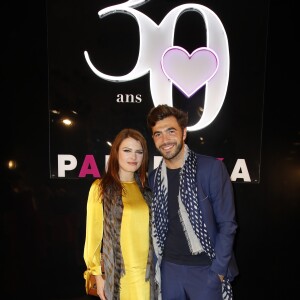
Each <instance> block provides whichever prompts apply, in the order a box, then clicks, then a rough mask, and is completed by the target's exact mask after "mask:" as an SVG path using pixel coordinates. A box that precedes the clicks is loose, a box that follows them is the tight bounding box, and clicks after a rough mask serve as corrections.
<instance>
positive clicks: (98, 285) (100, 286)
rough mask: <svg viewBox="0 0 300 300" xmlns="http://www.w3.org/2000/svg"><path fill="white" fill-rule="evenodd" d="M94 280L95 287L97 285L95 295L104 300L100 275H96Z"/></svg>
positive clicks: (102, 282) (103, 281)
mask: <svg viewBox="0 0 300 300" xmlns="http://www.w3.org/2000/svg"><path fill="white" fill-rule="evenodd" d="M95 278H96V285H97V294H98V296H99V298H100V299H101V300H106V297H105V294H104V285H105V280H104V279H103V277H102V275H96V276H95Z"/></svg>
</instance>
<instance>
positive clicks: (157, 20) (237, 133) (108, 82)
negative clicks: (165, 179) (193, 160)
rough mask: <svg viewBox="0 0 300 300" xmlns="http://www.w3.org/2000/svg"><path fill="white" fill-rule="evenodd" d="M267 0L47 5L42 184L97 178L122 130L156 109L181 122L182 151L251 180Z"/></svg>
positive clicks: (78, 0)
mask: <svg viewBox="0 0 300 300" xmlns="http://www.w3.org/2000/svg"><path fill="white" fill-rule="evenodd" d="M268 12H269V1H265V0H252V1H233V0H232V1H227V0H222V1H221V0H220V1H192V2H189V1H176V0H174V1H173V0H150V1H149V0H148V1H147V0H131V1H123V2H122V1H102V0H51V1H50V0H49V1H48V2H47V22H48V59H49V61H48V66H49V134H50V138H49V139H50V141H49V147H50V177H51V178H55V179H66V178H72V179H85V178H89V179H90V178H98V177H101V174H102V173H103V172H104V170H105V163H106V161H107V158H108V155H109V152H110V145H111V143H112V141H113V139H114V137H115V135H116V134H117V133H118V132H119V131H120V130H121V129H123V128H127V127H131V128H135V129H137V130H139V131H141V132H142V134H143V135H144V136H145V138H146V139H147V142H148V146H149V151H150V160H149V171H150V170H152V169H153V168H155V167H156V166H157V164H158V162H159V161H160V159H161V157H160V156H159V153H158V152H157V151H156V150H155V147H154V143H153V141H152V138H151V133H150V132H149V131H148V129H147V125H146V117H147V114H148V112H149V110H150V109H151V108H152V107H154V106H157V105H159V104H168V105H170V106H174V107H177V108H180V109H182V110H184V111H186V112H188V115H189V126H188V138H187V144H188V145H189V147H190V148H191V149H192V150H194V151H196V152H199V153H202V154H206V155H211V156H215V157H217V158H218V159H222V160H223V161H224V163H225V165H226V167H227V169H228V172H229V174H230V176H231V180H232V181H233V182H240V183H259V181H260V159H261V158H260V153H261V143H262V120H263V103H264V85H265V64H266V48H267V43H266V41H267V24H268Z"/></svg>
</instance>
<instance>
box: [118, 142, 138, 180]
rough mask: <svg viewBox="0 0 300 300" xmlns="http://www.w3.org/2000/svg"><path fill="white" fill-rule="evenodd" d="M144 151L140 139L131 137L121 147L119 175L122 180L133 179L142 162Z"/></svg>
mask: <svg viewBox="0 0 300 300" xmlns="http://www.w3.org/2000/svg"><path fill="white" fill-rule="evenodd" d="M143 156H144V152H143V148H142V145H141V143H140V142H139V141H137V140H135V139H133V138H131V137H129V138H126V139H125V140H123V142H122V143H121V144H120V147H119V153H118V159H119V176H120V179H121V181H126V180H133V174H134V172H135V171H137V170H138V169H139V167H140V166H141V164H142V160H143Z"/></svg>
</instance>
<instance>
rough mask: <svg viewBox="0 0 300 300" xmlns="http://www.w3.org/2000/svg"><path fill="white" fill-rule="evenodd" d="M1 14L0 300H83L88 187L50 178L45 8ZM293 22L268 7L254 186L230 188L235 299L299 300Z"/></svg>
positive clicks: (298, 133) (299, 133) (283, 8)
mask: <svg viewBox="0 0 300 300" xmlns="http://www.w3.org/2000/svg"><path fill="white" fill-rule="evenodd" d="M1 12H2V17H1V52H2V56H1V75H2V76H1V90H0V92H1V94H2V97H1V100H2V101H1V107H2V116H1V172H0V175H1V185H0V190H1V195H0V199H1V200H0V201H1V210H0V211H1V223H0V224H1V225H0V226H1V227H0V234H1V247H0V259H1V270H2V272H1V273H2V276H1V281H0V282H1V287H2V288H1V291H0V295H1V298H2V297H3V296H5V297H6V298H4V299H7V298H8V297H9V298H13V299H14V298H16V299H17V298H18V299H19V298H20V297H30V298H31V299H35V298H36V299H53V300H54V299H88V297H87V296H85V291H84V280H83V277H82V273H83V271H84V269H85V266H84V261H83V244H84V234H85V206H86V198H87V193H88V189H89V185H90V184H91V180H87V179H85V180H77V179H74V180H70V179H69V180H54V179H49V123H48V87H47V85H48V82H47V80H48V78H47V69H48V66H47V16H46V5H45V3H44V1H30V2H24V1H19V2H18V3H17V2H9V3H7V2H6V3H3V4H1ZM295 17H296V18H297V16H296V4H295V1H287V2H285V3H284V4H282V2H281V1H271V4H270V21H269V36H268V41H267V43H268V53H267V72H266V90H265V103H264V113H263V135H262V157H261V168H260V169H261V182H260V183H259V184H234V188H235V193H236V207H237V218H238V223H239V229H238V234H237V239H236V244H235V249H236V256H237V260H238V263H239V267H240V275H239V276H238V277H237V278H236V280H235V281H234V283H233V288H234V295H235V299H236V300H247V299H296V298H298V297H297V296H294V295H297V292H298V289H297V284H296V280H297V278H298V269H299V260H298V251H297V246H296V244H297V238H298V236H299V233H298V228H299V225H298V219H297V217H298V216H299V212H300V208H299V203H300V155H299V153H300V150H299V149H300V126H299V116H298V110H297V108H298V103H297V102H298V93H297V92H298V86H299V83H298V80H297V79H298V78H299V76H298V75H297V72H298V70H297V67H298V65H299V63H298V56H297V54H298V48H297V47H298V46H296V44H298V43H296V40H297V36H298V31H297V27H296V22H297V19H294V18H295ZM245 92H246V91H245ZM254 121H255V120H254ZM12 158H14V159H16V161H17V162H18V166H17V169H16V170H14V171H8V170H7V169H6V165H5V162H6V161H7V160H8V159H12Z"/></svg>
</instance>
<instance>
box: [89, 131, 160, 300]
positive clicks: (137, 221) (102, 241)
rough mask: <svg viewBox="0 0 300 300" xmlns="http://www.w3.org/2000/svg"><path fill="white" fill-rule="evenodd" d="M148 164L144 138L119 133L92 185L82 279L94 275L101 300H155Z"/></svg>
mask: <svg viewBox="0 0 300 300" xmlns="http://www.w3.org/2000/svg"><path fill="white" fill-rule="evenodd" d="M147 164H148V150H147V144H146V140H145V138H144V137H143V136H142V134H141V133H140V132H138V131H137V130H134V129H123V130H122V131H121V132H119V134H118V135H117V136H116V138H115V140H114V142H113V144H112V147H111V151H110V157H109V160H108V165H107V171H106V173H105V174H104V176H103V177H102V178H101V179H97V180H95V181H94V182H93V184H92V185H91V188H90V191H89V196H88V202H87V219H86V238H85V246H84V260H85V263H86V266H87V270H86V272H85V277H87V276H89V275H90V274H93V275H96V276H95V277H96V285H97V294H98V295H99V297H100V299H101V300H115V299H120V300H149V299H155V297H154V284H153V282H154V281H153V278H154V276H153V270H152V265H153V264H152V257H153V249H152V240H151V234H150V233H151V232H150V228H151V227H150V220H151V217H150V209H149V206H150V197H151V194H150V191H149V189H148V188H147V187H146V182H147V178H146V171H147ZM101 245H102V251H101ZM101 252H102V253H103V254H102V256H103V264H104V270H105V279H104V278H103V276H102V271H103V270H102V269H101V264H100V261H101Z"/></svg>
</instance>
